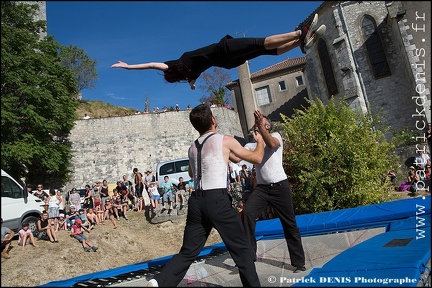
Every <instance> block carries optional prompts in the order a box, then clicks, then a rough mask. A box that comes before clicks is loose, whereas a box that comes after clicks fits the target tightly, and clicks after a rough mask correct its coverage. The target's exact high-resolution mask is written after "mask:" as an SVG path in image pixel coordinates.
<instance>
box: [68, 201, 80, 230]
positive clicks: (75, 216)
mask: <svg viewBox="0 0 432 288" xmlns="http://www.w3.org/2000/svg"><path fill="white" fill-rule="evenodd" d="M78 218H80V215H79V212H78V211H76V209H75V205H70V207H69V212H67V213H66V225H67V227H66V229H67V230H70V229H71V227H72V225H73V224H74V223H75V221H76V219H78Z"/></svg>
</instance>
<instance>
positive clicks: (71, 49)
mask: <svg viewBox="0 0 432 288" xmlns="http://www.w3.org/2000/svg"><path fill="white" fill-rule="evenodd" d="M59 57H60V62H61V64H62V65H63V66H65V67H67V68H69V69H71V70H72V71H74V74H75V79H76V83H77V90H78V91H82V90H83V89H94V88H95V86H96V82H97V80H98V73H97V71H96V64H97V62H96V60H92V59H90V58H89V57H88V55H87V54H86V53H85V52H84V50H83V49H80V48H78V47H76V46H72V45H70V46H67V47H66V46H63V47H60V53H59Z"/></svg>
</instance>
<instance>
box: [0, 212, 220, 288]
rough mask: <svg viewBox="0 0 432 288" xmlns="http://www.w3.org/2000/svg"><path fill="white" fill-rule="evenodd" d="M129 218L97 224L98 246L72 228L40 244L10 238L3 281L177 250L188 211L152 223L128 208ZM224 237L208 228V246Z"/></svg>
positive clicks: (13, 283)
mask: <svg viewBox="0 0 432 288" xmlns="http://www.w3.org/2000/svg"><path fill="white" fill-rule="evenodd" d="M128 217H129V220H128V221H127V220H125V219H123V218H120V221H117V224H118V228H117V229H113V225H112V223H111V222H110V221H108V222H107V221H105V225H97V226H95V228H94V229H93V230H91V232H90V233H87V232H84V235H85V236H86V237H87V239H88V240H89V241H90V242H91V243H92V244H94V245H95V246H97V247H98V248H99V249H98V250H97V251H96V252H84V250H83V248H82V246H81V244H80V243H79V242H78V241H77V240H75V239H74V238H72V237H70V236H69V234H70V231H59V232H57V236H58V240H59V243H51V242H49V241H44V240H40V241H36V245H38V246H39V247H33V246H32V245H27V246H26V249H25V251H22V250H21V246H18V244H17V242H18V238H17V237H16V238H14V240H13V242H12V246H13V247H12V249H11V250H10V252H9V255H10V256H11V258H9V259H5V258H2V259H1V286H2V287H23V286H26V287H29V286H31V287H34V286H38V285H42V284H46V283H48V282H51V281H56V280H64V279H69V278H72V277H76V276H79V275H84V274H89V273H93V272H97V271H103V270H108V269H111V268H116V267H120V266H125V265H129V264H133V263H140V262H144V261H147V260H150V259H154V258H159V257H163V256H167V255H171V254H175V253H177V252H178V251H179V250H180V247H181V244H182V240H183V230H184V226H185V223H186V216H182V217H181V218H180V219H178V221H177V222H175V223H172V222H170V221H167V222H164V223H160V224H150V223H149V222H147V221H146V220H145V218H144V214H142V213H140V214H139V213H137V212H133V211H130V212H128ZM221 241H222V239H221V238H220V236H219V234H218V233H217V231H216V230H214V229H213V230H212V232H211V234H210V237H209V238H208V240H207V243H206V246H208V245H211V244H214V243H219V242H221Z"/></svg>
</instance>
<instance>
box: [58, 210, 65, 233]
mask: <svg viewBox="0 0 432 288" xmlns="http://www.w3.org/2000/svg"><path fill="white" fill-rule="evenodd" d="M66 229H67V225H66V218H65V214H63V213H60V215H59V220H58V231H63V230H66Z"/></svg>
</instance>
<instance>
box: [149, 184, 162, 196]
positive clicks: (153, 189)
mask: <svg viewBox="0 0 432 288" xmlns="http://www.w3.org/2000/svg"><path fill="white" fill-rule="evenodd" d="M148 192H149V193H150V196H160V194H159V192H158V190H157V187H156V186H154V185H153V187H149V188H148Z"/></svg>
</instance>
